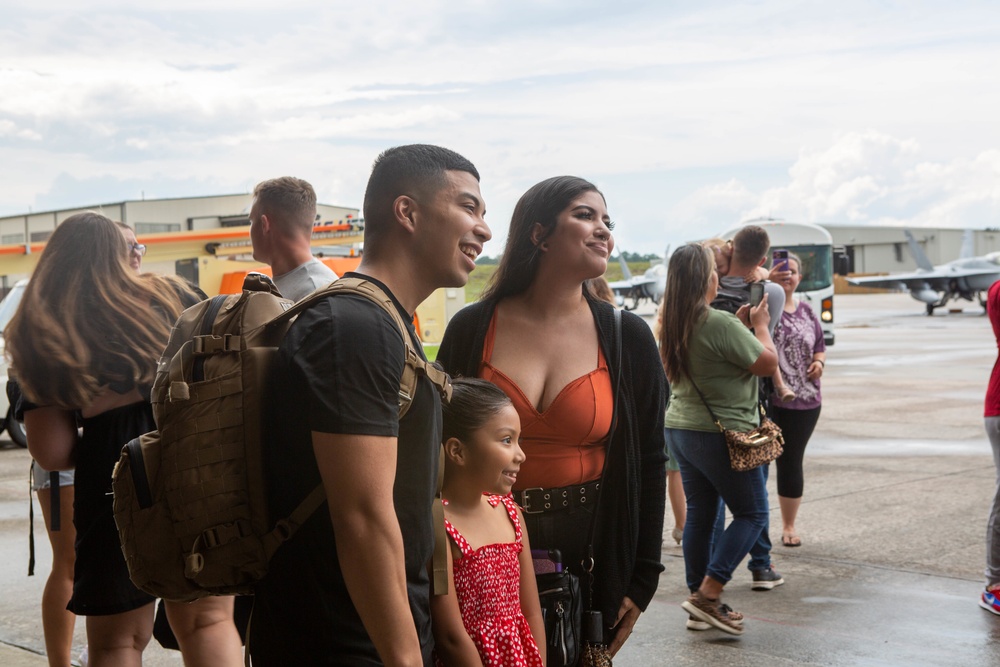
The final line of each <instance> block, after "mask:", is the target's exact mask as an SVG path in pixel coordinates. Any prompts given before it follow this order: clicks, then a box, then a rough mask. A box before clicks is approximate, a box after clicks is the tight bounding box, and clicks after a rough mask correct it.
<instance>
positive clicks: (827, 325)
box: [720, 218, 834, 345]
mask: <svg viewBox="0 0 1000 667" xmlns="http://www.w3.org/2000/svg"><path fill="white" fill-rule="evenodd" d="M746 225H757V226H758V227H763V228H764V229H765V230H766V231H767V235H768V237H770V239H771V249H772V250H779V249H785V250H788V251H789V252H792V253H795V254H796V255H798V256H799V257H800V258H801V259H802V282H800V283H799V287H798V289H796V290H795V291H796V293H797V294H798V295H799V296H800V297H801V298H802V299H803V300H804V301H805V302H806V303H808V304H809V305H810V306H811V307H812V309H813V312H815V313H816V314H817V315H818V316H819V320H820V323H821V324H822V325H823V339H824V340H825V341H826V344H827V345H833V340H834V336H833V273H834V250H833V237H832V236H830V232H828V231H826V230H825V229H823V228H822V227H820V226H819V225H814V224H811V223H808V222H788V221H786V220H775V219H773V218H755V219H753V220H747V221H745V222H743V223H741V224H739V225H737V226H735V227H733V228H731V229H727V230H726V231H725V232H723V233H722V234H720V237H721V238H723V239H726V240H727V241H728V240H730V239H732V238H733V237H734V236H735V235H736V232H738V231H740V229H742V228H743V227H745V226H746ZM768 266H770V253H768Z"/></svg>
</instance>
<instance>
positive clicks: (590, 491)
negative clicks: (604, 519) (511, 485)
mask: <svg viewBox="0 0 1000 667" xmlns="http://www.w3.org/2000/svg"><path fill="white" fill-rule="evenodd" d="M600 487H601V483H600V481H593V482H589V483H587V484H575V485H573V486H560V487H558V488H554V489H542V488H536V489H525V490H524V491H514V492H513V496H514V502H516V503H517V504H518V505H520V506H521V511H522V512H524V513H525V514H541V513H543V512H555V511H557V510H565V509H569V508H570V507H586V506H587V505H596V504H597V490H598V489H599V488H600Z"/></svg>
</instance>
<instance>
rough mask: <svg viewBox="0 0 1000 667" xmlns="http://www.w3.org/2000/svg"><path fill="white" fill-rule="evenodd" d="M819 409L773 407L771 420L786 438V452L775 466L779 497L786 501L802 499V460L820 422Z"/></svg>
mask: <svg viewBox="0 0 1000 667" xmlns="http://www.w3.org/2000/svg"><path fill="white" fill-rule="evenodd" d="M820 407H822V406H820ZM820 407H816V408H812V409H811V410H788V409H785V408H779V407H777V406H775V405H773V404H772V406H771V418H772V419H774V423H775V424H777V425H778V426H780V427H781V433H782V435H784V436H785V451H784V453H783V454H782V455H781V456H779V457H778V459H777V460H776V461H775V462H774V465H775V466H776V467H777V469H778V495H779V496H781V497H783V498H801V497H802V457H803V455H805V453H806V445H808V444H809V438H811V437H812V433H813V429H815V428H816V422H818V421H819V411H820Z"/></svg>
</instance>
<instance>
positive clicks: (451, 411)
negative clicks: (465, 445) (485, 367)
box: [441, 378, 511, 442]
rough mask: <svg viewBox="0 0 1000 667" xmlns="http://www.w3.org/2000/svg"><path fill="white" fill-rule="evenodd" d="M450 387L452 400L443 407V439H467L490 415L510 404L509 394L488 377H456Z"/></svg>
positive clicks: (465, 440) (443, 440)
mask: <svg viewBox="0 0 1000 667" xmlns="http://www.w3.org/2000/svg"><path fill="white" fill-rule="evenodd" d="M451 386H452V395H451V402H450V403H448V404H443V405H442V406H441V412H442V413H443V417H444V419H443V422H444V424H443V429H442V434H441V441H442V442H447V441H448V440H449V439H451V438H458V439H459V440H461V441H462V442H467V441H468V440H469V439H470V438H471V437H472V434H473V433H475V432H476V431H477V430H479V429H480V428H482V427H483V425H484V424H485V423H486V422H487V421H488V420H489V418H490V417H492V416H493V415H495V414H497V413H498V412H500V411H501V410H503V409H504V408H505V407H507V406H508V405H511V402H510V399H509V398H507V394H505V393H503V390H502V389H500V387H498V386H496V385H495V384H493V383H492V382H487V381H486V380H479V379H477V378H457V379H453V380H452V381H451Z"/></svg>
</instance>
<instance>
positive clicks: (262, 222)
mask: <svg viewBox="0 0 1000 667" xmlns="http://www.w3.org/2000/svg"><path fill="white" fill-rule="evenodd" d="M315 221H316V191H315V190H313V187H312V186H311V185H309V183H307V182H306V181H303V180H302V179H301V178H294V177H292V176H282V177H281V178H272V179H270V180H267V181H262V182H261V183H258V184H257V187H255V188H254V189H253V204H252V205H251V206H250V242H251V243H252V244H253V258H254V259H255V260H257V261H258V262H266V263H267V264H270V265H271V271H272V272H273V274H274V284H275V285H277V286H278V290H279V291H280V292H281V294H282V296H284V297H285V298H287V299H291V300H293V301H298V300H299V299H301V298H302V297H304V296H305V295H307V294H309V293H310V292H312V291H313V290H315V289H317V288H319V287H325V286H326V285H328V284H329V283H331V282H333V281H334V280H336V279H337V274H336V273H334V272H333V270H332V269H330V268H329V267H328V266H327V265H326V264H324V263H323V262H321V261H319V260H318V259H316V258H315V257H313V254H312V247H311V246H310V244H309V242H310V240H311V239H312V229H313V223H314V222H315Z"/></svg>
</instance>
